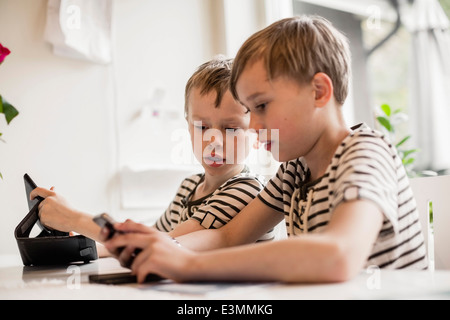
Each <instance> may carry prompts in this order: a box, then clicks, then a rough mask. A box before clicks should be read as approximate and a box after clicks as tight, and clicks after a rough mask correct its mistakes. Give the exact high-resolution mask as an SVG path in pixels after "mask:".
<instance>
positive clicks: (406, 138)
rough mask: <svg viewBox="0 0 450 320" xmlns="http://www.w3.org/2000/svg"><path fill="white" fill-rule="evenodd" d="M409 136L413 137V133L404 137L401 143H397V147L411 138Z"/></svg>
mask: <svg viewBox="0 0 450 320" xmlns="http://www.w3.org/2000/svg"><path fill="white" fill-rule="evenodd" d="M409 138H411V135H409V136H406V137H404V138H403V139H402V140H401V141H400V142H399V143H397V144H396V145H395V147H396V148H398V147H400V146H401V145H402V144H404V143H405V142H406V141H408V140H409Z"/></svg>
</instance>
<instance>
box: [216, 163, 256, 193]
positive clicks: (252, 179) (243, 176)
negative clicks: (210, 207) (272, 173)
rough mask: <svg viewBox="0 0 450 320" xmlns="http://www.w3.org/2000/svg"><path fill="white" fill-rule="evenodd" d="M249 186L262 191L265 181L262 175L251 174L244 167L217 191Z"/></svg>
mask: <svg viewBox="0 0 450 320" xmlns="http://www.w3.org/2000/svg"><path fill="white" fill-rule="evenodd" d="M240 185H241V186H250V187H253V188H256V189H258V190H262V188H264V185H265V179H264V177H263V176H262V175H259V174H256V173H254V172H252V171H251V170H250V169H249V168H248V167H245V168H244V170H242V171H241V172H240V173H238V174H237V175H234V176H233V177H231V178H230V179H228V180H227V181H226V182H225V183H223V184H222V185H221V186H220V187H219V188H218V190H219V191H221V190H224V189H228V188H236V187H238V186H240Z"/></svg>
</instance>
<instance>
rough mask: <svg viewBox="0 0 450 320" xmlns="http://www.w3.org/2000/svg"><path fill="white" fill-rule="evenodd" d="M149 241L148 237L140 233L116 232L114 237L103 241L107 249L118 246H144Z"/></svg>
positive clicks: (114, 248) (113, 248)
mask: <svg viewBox="0 0 450 320" xmlns="http://www.w3.org/2000/svg"><path fill="white" fill-rule="evenodd" d="M148 243H149V239H148V237H146V236H145V235H144V234H141V233H124V234H119V233H116V234H115V235H114V237H112V238H111V239H110V240H108V241H106V242H105V247H106V248H107V249H108V250H109V251H114V250H116V249H117V248H120V247H126V246H133V247H136V248H144V247H145V246H146V245H147V244H148Z"/></svg>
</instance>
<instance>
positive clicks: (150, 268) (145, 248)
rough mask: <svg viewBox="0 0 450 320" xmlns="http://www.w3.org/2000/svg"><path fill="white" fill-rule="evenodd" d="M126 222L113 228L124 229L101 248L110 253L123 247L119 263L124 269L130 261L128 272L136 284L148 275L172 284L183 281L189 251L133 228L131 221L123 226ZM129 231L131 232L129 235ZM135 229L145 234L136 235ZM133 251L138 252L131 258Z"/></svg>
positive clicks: (151, 231) (164, 236)
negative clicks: (154, 274)
mask: <svg viewBox="0 0 450 320" xmlns="http://www.w3.org/2000/svg"><path fill="white" fill-rule="evenodd" d="M126 223H127V222H125V223H123V224H121V225H122V226H118V225H119V224H117V226H118V227H120V228H121V231H124V230H127V233H122V234H116V235H115V236H114V237H113V238H111V239H110V240H108V241H106V242H105V246H106V248H107V249H108V250H109V251H110V252H115V251H116V250H117V249H118V248H124V249H123V250H122V251H121V253H120V255H119V260H120V262H121V264H122V265H123V266H127V267H129V265H130V261H132V263H131V270H132V272H133V273H134V274H136V276H137V278H138V282H143V281H144V280H145V277H146V275H147V274H149V273H157V274H159V275H161V276H163V277H167V278H170V279H173V280H175V281H183V280H185V276H186V271H187V270H186V268H187V266H188V265H189V264H190V263H189V262H188V261H190V258H191V257H192V256H193V255H194V254H193V253H192V252H190V251H188V250H187V249H185V248H182V247H180V246H179V245H178V244H176V243H175V242H174V241H173V239H172V238H171V237H170V236H169V235H167V234H166V233H163V232H160V231H157V230H156V229H153V228H148V227H145V226H137V224H135V223H134V222H132V223H128V225H127V226H124V225H125V224H126ZM142 227H144V228H142ZM131 230H135V232H130V231H131ZM136 230H145V231H146V233H142V232H140V233H139V232H136ZM136 249H140V250H141V252H140V253H139V254H138V255H136V256H133V253H134V252H135V251H136Z"/></svg>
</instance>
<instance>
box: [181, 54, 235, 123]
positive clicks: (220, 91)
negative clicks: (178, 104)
mask: <svg viewBox="0 0 450 320" xmlns="http://www.w3.org/2000/svg"><path fill="white" fill-rule="evenodd" d="M232 62H233V59H226V58H225V57H224V56H217V57H215V58H213V59H212V60H210V61H208V62H205V63H204V64H202V65H201V66H199V67H198V68H197V70H196V71H195V72H194V74H193V75H192V76H191V77H190V78H189V80H188V82H187V83H186V89H185V93H184V115H185V117H187V114H188V104H189V97H190V94H191V91H192V89H193V88H199V89H200V94H201V95H205V94H208V93H209V92H211V91H212V90H215V91H216V94H217V95H216V101H215V107H216V108H218V107H219V105H220V103H221V102H222V97H223V95H224V93H225V92H226V91H227V90H228V89H229V80H230V76H231V65H232Z"/></svg>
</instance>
